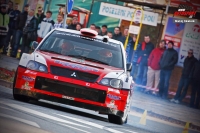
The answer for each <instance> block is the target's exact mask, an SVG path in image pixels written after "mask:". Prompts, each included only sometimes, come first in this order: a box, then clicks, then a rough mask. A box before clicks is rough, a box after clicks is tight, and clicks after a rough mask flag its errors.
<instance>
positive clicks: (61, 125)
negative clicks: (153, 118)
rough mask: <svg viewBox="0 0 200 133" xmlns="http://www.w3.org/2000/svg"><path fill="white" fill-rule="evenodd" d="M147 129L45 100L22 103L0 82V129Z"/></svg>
mask: <svg viewBox="0 0 200 133" xmlns="http://www.w3.org/2000/svg"><path fill="white" fill-rule="evenodd" d="M27 131H28V132H29V133H32V132H33V133H36V132H37V133H40V132H41V133H46V132H53V133H79V132H80V133H149V132H148V131H146V130H142V129H140V128H136V127H133V126H131V125H128V124H124V125H116V124H112V123H109V122H108V120H107V116H104V115H99V114H98V113H97V112H94V111H90V110H85V109H80V108H76V107H72V106H66V105H62V104H58V103H48V101H39V102H36V101H30V102H29V103H24V102H20V101H16V100H14V99H13V97H12V90H11V89H8V88H5V87H2V86H0V133H5V132H7V133H14V132H15V133H18V132H19V133H23V132H24V133H27Z"/></svg>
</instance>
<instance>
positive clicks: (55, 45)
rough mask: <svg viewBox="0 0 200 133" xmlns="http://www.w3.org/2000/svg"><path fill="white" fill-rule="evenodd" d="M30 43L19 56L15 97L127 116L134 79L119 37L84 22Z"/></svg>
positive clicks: (115, 118)
mask: <svg viewBox="0 0 200 133" xmlns="http://www.w3.org/2000/svg"><path fill="white" fill-rule="evenodd" d="M32 46H33V48H35V49H34V52H33V53H32V54H26V53H24V54H23V55H22V57H21V59H20V62H19V66H18V68H17V71H16V75H15V78H14V85H13V97H14V99H16V100H21V101H29V100H31V99H35V100H39V99H44V100H49V101H54V102H59V103H63V104H68V105H72V106H76V107H81V108H86V109H90V110H94V111H98V112H99V113H101V114H106V115H108V120H109V122H112V123H117V124H123V123H125V122H126V121H127V117H128V112H129V109H130V104H131V99H132V89H131V88H132V86H133V84H134V82H133V80H132V77H131V76H130V71H131V67H132V66H131V63H126V54H125V50H124V48H123V45H122V43H121V42H119V41H116V40H113V39H109V38H108V37H107V36H98V33H97V32H96V31H93V30H90V29H86V28H85V29H82V30H81V31H74V30H68V29H55V30H52V31H51V32H50V33H49V34H48V35H46V37H45V38H44V39H43V40H42V41H41V42H40V44H38V43H37V42H33V45H32Z"/></svg>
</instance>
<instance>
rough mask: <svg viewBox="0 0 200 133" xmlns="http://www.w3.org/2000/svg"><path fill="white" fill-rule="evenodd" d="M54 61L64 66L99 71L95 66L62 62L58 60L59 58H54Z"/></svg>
mask: <svg viewBox="0 0 200 133" xmlns="http://www.w3.org/2000/svg"><path fill="white" fill-rule="evenodd" d="M54 62H55V63H57V64H60V65H63V66H65V67H71V68H75V69H80V70H84V71H94V72H98V71H99V69H97V68H92V67H88V66H83V65H80V64H73V63H70V62H64V61H59V60H55V61H54Z"/></svg>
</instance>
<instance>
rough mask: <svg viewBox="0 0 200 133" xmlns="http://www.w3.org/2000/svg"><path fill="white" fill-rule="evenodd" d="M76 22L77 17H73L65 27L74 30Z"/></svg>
mask: <svg viewBox="0 0 200 133" xmlns="http://www.w3.org/2000/svg"><path fill="white" fill-rule="evenodd" d="M77 23H78V18H77V17H73V18H72V23H71V24H70V25H69V26H68V27H67V29H71V30H76V24H77Z"/></svg>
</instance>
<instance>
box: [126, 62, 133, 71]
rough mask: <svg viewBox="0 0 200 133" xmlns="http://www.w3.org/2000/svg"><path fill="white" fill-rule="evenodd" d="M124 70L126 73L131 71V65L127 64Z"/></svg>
mask: <svg viewBox="0 0 200 133" xmlns="http://www.w3.org/2000/svg"><path fill="white" fill-rule="evenodd" d="M126 69H127V71H131V70H132V63H127V64H126Z"/></svg>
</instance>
